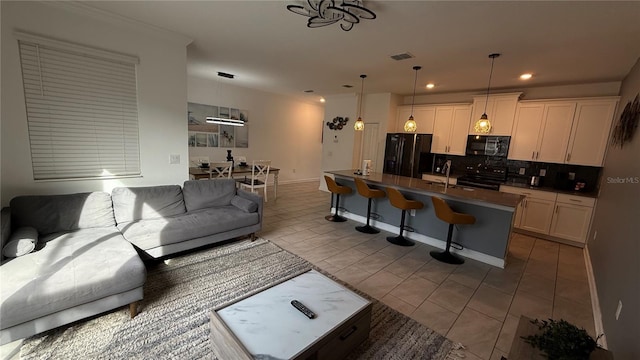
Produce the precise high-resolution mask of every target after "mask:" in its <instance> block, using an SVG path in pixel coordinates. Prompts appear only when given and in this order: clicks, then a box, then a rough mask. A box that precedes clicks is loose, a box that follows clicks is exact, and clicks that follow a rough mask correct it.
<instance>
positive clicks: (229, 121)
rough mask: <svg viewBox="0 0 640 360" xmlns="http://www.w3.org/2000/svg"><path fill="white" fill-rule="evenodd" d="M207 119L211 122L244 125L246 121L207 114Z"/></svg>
mask: <svg viewBox="0 0 640 360" xmlns="http://www.w3.org/2000/svg"><path fill="white" fill-rule="evenodd" d="M205 119H206V121H207V122H208V123H209V124H220V125H231V126H244V121H242V120H236V119H224V118H219V117H213V116H207V117H206V118H205Z"/></svg>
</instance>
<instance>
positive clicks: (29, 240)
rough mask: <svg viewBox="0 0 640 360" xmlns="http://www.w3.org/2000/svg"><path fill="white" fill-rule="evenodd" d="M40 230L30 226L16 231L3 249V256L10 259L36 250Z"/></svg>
mask: <svg viewBox="0 0 640 360" xmlns="http://www.w3.org/2000/svg"><path fill="white" fill-rule="evenodd" d="M37 243H38V230H36V229H35V228H32V227H30V226H24V227H21V228H18V229H16V230H15V231H14V232H13V234H11V237H10V238H9V242H8V243H7V245H5V246H4V247H3V248H2V255H4V256H6V257H10V258H14V257H18V256H23V255H26V254H28V253H30V252H32V251H33V250H34V249H35V248H36V244H37Z"/></svg>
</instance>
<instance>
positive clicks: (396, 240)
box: [387, 210, 415, 246]
mask: <svg viewBox="0 0 640 360" xmlns="http://www.w3.org/2000/svg"><path fill="white" fill-rule="evenodd" d="M406 213H407V211H406V210H402V217H401V220H400V234H398V236H388V237H387V241H388V242H390V243H392V244H396V245H400V246H413V245H415V243H414V242H413V241H411V240H409V239H407V238H405V237H404V236H402V232H403V231H404V218H405V215H406Z"/></svg>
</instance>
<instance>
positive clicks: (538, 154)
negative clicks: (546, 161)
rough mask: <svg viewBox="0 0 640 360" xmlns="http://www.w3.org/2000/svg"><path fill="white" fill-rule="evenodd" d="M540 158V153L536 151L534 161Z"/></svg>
mask: <svg viewBox="0 0 640 360" xmlns="http://www.w3.org/2000/svg"><path fill="white" fill-rule="evenodd" d="M539 157H540V153H539V152H537V151H536V159H537V158H539Z"/></svg>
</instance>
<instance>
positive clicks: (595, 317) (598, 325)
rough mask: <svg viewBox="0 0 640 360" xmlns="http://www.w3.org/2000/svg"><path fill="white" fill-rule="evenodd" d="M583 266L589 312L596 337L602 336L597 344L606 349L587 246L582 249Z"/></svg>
mask: <svg viewBox="0 0 640 360" xmlns="http://www.w3.org/2000/svg"><path fill="white" fill-rule="evenodd" d="M583 253H584V264H585V266H586V268H587V281H588V282H589V293H590V295H591V310H592V311H593V322H594V326H595V331H596V334H595V335H596V336H599V335H600V334H602V336H601V337H600V338H599V339H598V344H599V345H600V346H602V347H603V348H605V349H607V337H606V336H605V334H604V326H603V325H602V312H601V311H600V300H599V299H598V289H597V288H596V278H595V276H594V274H593V267H592V266H591V256H590V255H589V246H588V245H587V246H585V247H584V252H583Z"/></svg>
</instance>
